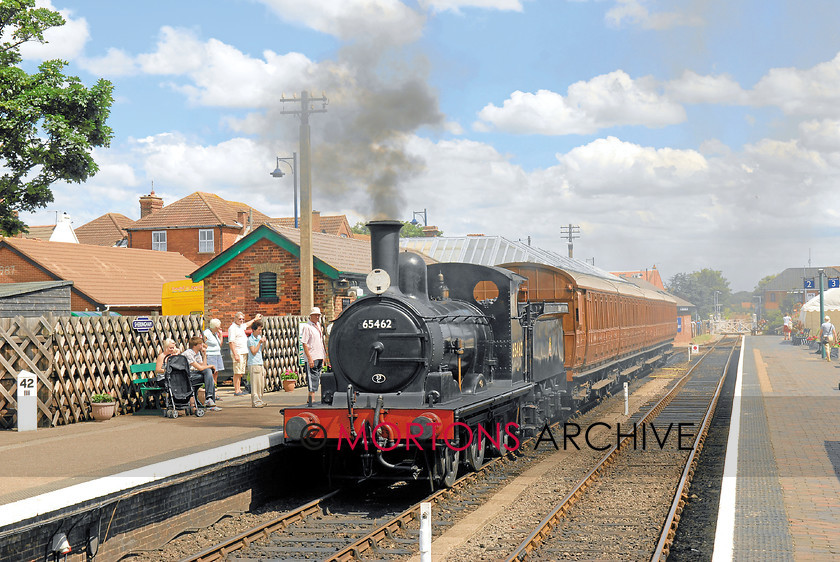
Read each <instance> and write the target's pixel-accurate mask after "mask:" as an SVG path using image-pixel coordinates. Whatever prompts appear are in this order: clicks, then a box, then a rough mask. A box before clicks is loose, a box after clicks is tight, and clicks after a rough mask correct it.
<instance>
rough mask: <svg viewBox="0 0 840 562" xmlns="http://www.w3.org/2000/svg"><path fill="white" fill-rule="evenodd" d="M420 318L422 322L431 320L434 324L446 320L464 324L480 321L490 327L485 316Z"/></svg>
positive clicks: (455, 315)
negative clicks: (470, 321) (468, 321)
mask: <svg viewBox="0 0 840 562" xmlns="http://www.w3.org/2000/svg"><path fill="white" fill-rule="evenodd" d="M420 318H421V319H423V320H431V321H435V322H442V321H447V320H449V321H452V322H455V321H458V320H461V321H464V322H466V321H467V320H475V321H476V322H479V321H481V322H483V323H485V324H487V325H488V326H489V325H490V317H489V316H487V315H485V314H481V315H479V314H444V315H443V316H421V317H420Z"/></svg>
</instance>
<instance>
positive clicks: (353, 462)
mask: <svg viewBox="0 0 840 562" xmlns="http://www.w3.org/2000/svg"><path fill="white" fill-rule="evenodd" d="M368 226H369V228H370V231H371V261H372V267H373V271H372V272H371V274H370V275H369V276H368V280H367V285H368V290H369V291H370V293H372V294H371V295H370V296H367V297H364V298H362V299H359V300H358V301H356V302H354V303H353V304H352V305H350V306H349V307H347V308H346V309H345V311H344V312H343V313H342V315H341V316H340V317H339V318H337V319H336V321H335V323H334V325H333V327H332V332H331V336H330V344H329V359H330V365H331V369H332V370H331V371H330V372H327V373H325V374H324V375H323V376H322V381H321V382H322V387H321V400H320V403H318V404H313V405H309V406H303V407H295V408H286V409H285V410H284V412H283V413H284V417H285V424H284V434H285V440H286V443H287V444H289V445H292V446H298V445H300V446H305V447H308V448H314V447H315V446H316V445H317V447H318V448H319V449H320V450H321V451H322V452H323V454H324V459H325V461H326V462H327V466H328V469H329V471H330V472H331V473H332V474H334V475H339V476H344V475H346V476H362V477H372V476H374V475H383V474H384V475H386V476H387V477H397V478H405V477H406V476H408V477H414V478H418V477H420V476H421V475H424V474H425V475H428V478H429V480H430V481H431V482H432V484H433V485H438V486H449V485H451V484H452V483H453V482H454V480H455V478H456V476H457V472H458V468H459V465H461V464H463V465H464V466H465V468H467V469H473V470H474V469H477V468H478V467H480V466H481V464H482V463H483V461H484V458H485V454H487V452H488V451H489V452H491V453H501V452H504V451H505V450H506V449H507V450H509V449H510V448H515V447H516V446H517V445H518V443H519V442H520V441H521V439H523V438H524V437H526V436H527V435H529V434H533V433H534V432H536V431H538V430H539V429H540V428H541V427H542V425H544V424H545V423H546V422H548V421H553V420H558V419H562V418H563V417H567V416H569V415H572V414H573V413H575V412H576V411H578V410H580V409H581V408H582V407H583V406H584V405H585V404H587V403H588V402H591V401H592V400H594V399H596V398H598V397H599V396H602V395H604V394H606V393H608V392H610V390H611V389H613V388H616V387H617V385H619V384H620V383H621V382H622V381H624V380H627V379H628V378H629V377H631V376H633V375H634V374H638V373H639V372H640V371H641V370H643V369H644V368H645V367H646V366H649V365H652V364H654V363H656V362H658V361H662V360H663V359H664V357H665V354H666V353H667V351H668V349H669V348H670V342H671V340H673V336H674V333H675V332H676V304H675V302H674V300H673V299H672V298H671V297H668V296H667V295H665V294H664V293H661V292H658V291H651V290H646V289H641V288H639V287H637V286H636V285H633V284H632V283H629V282H627V281H624V280H621V279H619V278H616V277H614V276H611V275H609V274H604V275H602V276H598V275H595V274H584V273H578V272H572V271H566V270H563V269H560V268H556V267H552V266H548V265H543V264H533V263H509V264H505V265H503V266H501V267H493V266H484V265H475V264H469V263H437V264H433V265H429V266H427V265H426V264H425V262H424V261H423V260H422V259H420V257H419V256H417V255H416V254H414V253H408V252H404V253H400V252H399V229H400V227H401V223H399V222H397V221H373V222H371V223H369V225H368Z"/></svg>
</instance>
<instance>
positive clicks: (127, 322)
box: [0, 316, 305, 429]
mask: <svg viewBox="0 0 840 562" xmlns="http://www.w3.org/2000/svg"><path fill="white" fill-rule="evenodd" d="M151 319H152V321H153V326H152V328H151V329H150V330H149V331H148V332H146V333H138V332H136V331H134V330H133V328H132V321H133V320H134V317H131V316H112V317H99V318H96V317H85V318H75V317H60V318H49V319H48V318H37V319H34V318H26V319H24V318H22V317H17V318H13V319H10V318H3V319H0V428H3V429H8V428H13V427H16V425H17V401H16V392H17V373H18V372H19V371H20V370H22V369H25V370H27V371H31V372H34V373H35V374H36V375H37V376H38V378H39V381H40V384H39V393H38V409H39V425H43V426H56V425H65V424H69V423H76V422H80V421H85V420H90V419H91V412H90V397H91V395H93V394H98V393H106V394H110V395H111V396H113V397H114V398H115V399H116V401H117V403H118V406H117V412H118V413H119V414H126V413H130V412H134V411H136V410H138V409H140V408H142V407H144V405H145V404H144V402H143V399H142V397H141V396H140V393H139V392H138V391H137V389H136V388H135V385H132V384H131V378H132V377H131V375H130V374H129V366H130V365H132V364H134V363H148V362H152V361H154V360H155V359H156V358H157V355H158V353H160V351H161V350H162V349H163V341H164V340H165V339H167V338H172V339H173V340H175V342H176V343H177V344H178V345H179V346H180V347H181V348H182V349H184V348H186V345H187V342H188V341H189V339H190V337H191V336H193V335H201V331H202V326H203V318H202V317H201V316H153V317H151ZM303 320H305V319H304V318H302V317H299V316H272V317H265V318H263V323H264V324H265V329H264V333H265V336H266V345H265V346H264V348H263V360H264V363H265V370H266V391H271V390H278V389H280V388H282V383H281V380H280V375H281V374H282V373H283V371H285V370H286V369H291V370H294V371H296V372H297V373H298V386H301V385H303V384H305V380H304V376H303V374H302V371H301V369H300V368H299V367H298V365H297V357H298V347H297V341H298V339H297V334H298V323H299V322H301V321H303Z"/></svg>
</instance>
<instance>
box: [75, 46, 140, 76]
mask: <svg viewBox="0 0 840 562" xmlns="http://www.w3.org/2000/svg"><path fill="white" fill-rule="evenodd" d="M79 66H81V67H82V68H84V69H85V70H87V71H88V72H90V73H91V74H95V75H97V76H105V77H113V76H131V75H133V74H136V73H137V72H138V71H139V67H138V65H137V62H136V61H135V60H134V57H132V56H131V55H130V54H128V53H127V52H125V51H124V50H122V49H115V48H113V47H111V48H109V49H108V51H107V52H106V54H105V56H102V57H94V58H87V57H82V58H80V59H79Z"/></svg>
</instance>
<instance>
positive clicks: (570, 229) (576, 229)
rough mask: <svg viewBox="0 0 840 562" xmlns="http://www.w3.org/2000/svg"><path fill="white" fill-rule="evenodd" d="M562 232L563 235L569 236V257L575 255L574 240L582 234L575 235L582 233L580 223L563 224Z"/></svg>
mask: <svg viewBox="0 0 840 562" xmlns="http://www.w3.org/2000/svg"><path fill="white" fill-rule="evenodd" d="M560 234H561V235H563V236H568V237H569V257H570V258H573V257H574V255H573V254H574V252H573V248H574V244H573V242H572V240H573V239H575V238H580V236H575V234H580V225H577V224H569V226H561V227H560Z"/></svg>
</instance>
